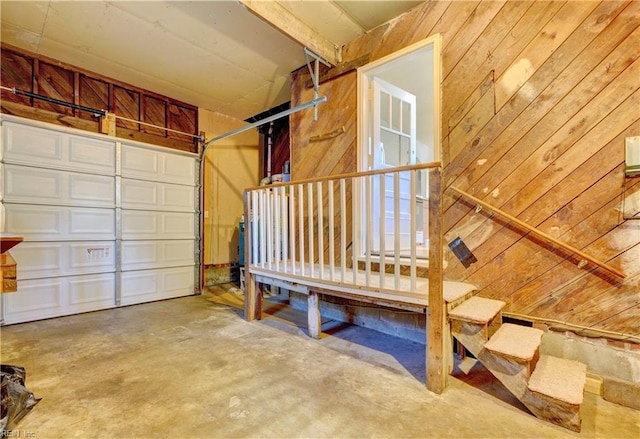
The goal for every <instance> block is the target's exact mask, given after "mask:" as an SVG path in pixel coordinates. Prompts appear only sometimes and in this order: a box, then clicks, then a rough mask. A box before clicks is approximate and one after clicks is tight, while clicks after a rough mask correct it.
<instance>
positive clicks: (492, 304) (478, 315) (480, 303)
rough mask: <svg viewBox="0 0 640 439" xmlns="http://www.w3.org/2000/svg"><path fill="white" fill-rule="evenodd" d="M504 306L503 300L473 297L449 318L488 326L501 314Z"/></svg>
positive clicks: (453, 310) (457, 308) (450, 313)
mask: <svg viewBox="0 0 640 439" xmlns="http://www.w3.org/2000/svg"><path fill="white" fill-rule="evenodd" d="M504 305H505V303H504V302H503V301H501V300H494V299H485V298H484V297H478V296H473V297H471V298H470V299H469V300H467V301H465V302H463V303H462V304H461V305H459V306H456V307H455V308H454V309H452V310H451V311H449V317H450V318H452V319H456V320H462V321H465V322H471V323H477V324H486V323H489V322H490V321H491V319H493V318H494V317H495V316H496V315H497V314H498V313H499V312H500V310H501V309H502V308H503V307H504Z"/></svg>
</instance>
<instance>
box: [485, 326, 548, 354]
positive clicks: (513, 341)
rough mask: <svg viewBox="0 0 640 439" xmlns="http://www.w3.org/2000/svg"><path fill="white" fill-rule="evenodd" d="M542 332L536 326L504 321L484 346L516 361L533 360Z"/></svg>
mask: <svg viewBox="0 0 640 439" xmlns="http://www.w3.org/2000/svg"><path fill="white" fill-rule="evenodd" d="M542 334H543V332H542V331H541V330H539V329H536V328H531V327H528V326H521V325H513V324H511V323H504V324H503V325H502V326H501V327H500V329H498V330H497V331H496V333H495V334H493V336H492V337H491V339H490V340H489V341H488V342H487V343H486V344H485V345H484V347H485V349H487V350H488V351H490V352H492V353H494V354H496V355H500V356H503V357H506V358H512V359H515V360H516V361H520V362H526V361H531V360H532V359H533V357H534V356H535V354H536V351H537V350H538V347H539V346H540V341H541V339H542Z"/></svg>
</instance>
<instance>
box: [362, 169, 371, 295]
mask: <svg viewBox="0 0 640 439" xmlns="http://www.w3.org/2000/svg"><path fill="white" fill-rule="evenodd" d="M372 180H373V175H367V176H366V177H365V180H364V191H365V202H364V215H365V216H366V220H365V221H366V224H367V225H366V231H367V234H366V240H367V243H366V246H367V247H366V250H365V267H364V269H365V285H366V286H370V285H371V247H372V244H373V216H372V215H371V213H372V212H371V210H372V207H373V203H372V200H373V195H372V190H371V183H372Z"/></svg>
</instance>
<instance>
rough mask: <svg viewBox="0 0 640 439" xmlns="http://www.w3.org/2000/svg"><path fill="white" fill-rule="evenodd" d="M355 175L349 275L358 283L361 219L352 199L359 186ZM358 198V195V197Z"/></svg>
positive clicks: (352, 191)
mask: <svg viewBox="0 0 640 439" xmlns="http://www.w3.org/2000/svg"><path fill="white" fill-rule="evenodd" d="M356 180H357V177H352V178H351V268H352V269H351V275H352V278H353V279H352V281H353V284H354V285H358V254H359V253H360V247H361V243H360V238H361V236H360V233H358V223H359V222H360V221H361V218H360V215H358V206H357V204H358V203H356V202H355V201H354V200H355V199H356V196H357V195H356V190H358V189H359V188H360V187H359V185H358V184H357V183H356ZM358 198H359V197H358Z"/></svg>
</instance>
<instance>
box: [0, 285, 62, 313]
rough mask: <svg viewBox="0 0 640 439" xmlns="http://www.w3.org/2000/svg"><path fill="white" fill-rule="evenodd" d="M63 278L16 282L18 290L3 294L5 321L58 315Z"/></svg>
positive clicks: (60, 306)
mask: <svg viewBox="0 0 640 439" xmlns="http://www.w3.org/2000/svg"><path fill="white" fill-rule="evenodd" d="M64 283H65V282H64V280H63V279H61V278H58V279H42V280H32V281H28V280H25V281H21V282H18V291H17V292H15V293H9V294H3V295H2V299H3V311H4V321H5V323H18V322H28V321H31V320H38V319H44V318H48V317H55V316H58V315H60V314H59V312H60V309H62V308H63V306H64V302H63V291H64V287H65V285H64Z"/></svg>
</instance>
